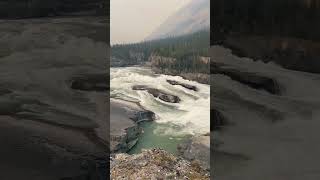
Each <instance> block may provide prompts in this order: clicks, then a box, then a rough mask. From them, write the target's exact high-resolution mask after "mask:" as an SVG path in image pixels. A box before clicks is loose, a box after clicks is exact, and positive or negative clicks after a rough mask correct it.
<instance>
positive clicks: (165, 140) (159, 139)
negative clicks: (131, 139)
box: [128, 122, 189, 154]
mask: <svg viewBox="0 0 320 180" xmlns="http://www.w3.org/2000/svg"><path fill="white" fill-rule="evenodd" d="M141 127H142V128H143V131H144V133H143V134H141V135H140V137H139V141H138V143H137V144H136V145H135V146H134V147H133V148H132V149H131V150H130V151H129V152H128V153H129V154H135V153H140V152H141V150H142V149H150V148H161V149H164V150H166V151H168V152H170V153H173V154H176V153H177V146H178V145H179V144H180V143H182V142H184V141H185V140H186V139H187V138H188V137H189V136H187V135H175V136H172V135H167V134H166V133H165V131H166V130H175V128H177V129H178V127H174V125H169V124H159V123H156V122H145V123H143V124H141ZM177 129H176V130H177Z"/></svg>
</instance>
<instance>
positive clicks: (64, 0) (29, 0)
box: [0, 0, 109, 18]
mask: <svg viewBox="0 0 320 180" xmlns="http://www.w3.org/2000/svg"><path fill="white" fill-rule="evenodd" d="M108 9H109V1H104V0H0V18H30V17H47V16H58V15H65V14H68V13H75V12H84V11H90V12H91V14H96V15H107V12H109V11H108Z"/></svg>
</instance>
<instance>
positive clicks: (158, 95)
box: [132, 85, 181, 103]
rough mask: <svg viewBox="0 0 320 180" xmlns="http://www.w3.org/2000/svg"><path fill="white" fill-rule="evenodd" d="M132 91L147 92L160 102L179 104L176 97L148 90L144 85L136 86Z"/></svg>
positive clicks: (178, 99)
mask: <svg viewBox="0 0 320 180" xmlns="http://www.w3.org/2000/svg"><path fill="white" fill-rule="evenodd" d="M132 89H133V90H137V91H147V92H148V93H149V94H151V95H152V96H154V97H155V98H159V99H161V100H162V101H165V102H169V103H179V102H180V101H181V99H180V98H179V97H178V96H175V95H171V94H168V93H166V92H164V91H161V90H159V89H155V88H150V87H148V86H144V85H136V86H133V87H132Z"/></svg>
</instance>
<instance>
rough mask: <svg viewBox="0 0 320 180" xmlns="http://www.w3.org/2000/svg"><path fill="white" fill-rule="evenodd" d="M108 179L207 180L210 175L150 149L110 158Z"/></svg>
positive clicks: (184, 161) (200, 168)
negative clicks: (159, 179)
mask: <svg viewBox="0 0 320 180" xmlns="http://www.w3.org/2000/svg"><path fill="white" fill-rule="evenodd" d="M110 178H111V179H113V180H117V179H124V178H129V179H141V178H142V179H158V178H161V179H197V180H209V179H210V174H209V172H208V171H206V170H205V169H203V168H202V167H201V166H200V165H199V164H197V163H196V162H189V161H187V160H185V159H183V158H178V157H175V156H174V155H172V154H170V153H168V152H166V151H164V150H161V149H150V150H143V151H142V152H141V153H140V154H133V155H128V154H116V155H115V157H114V158H111V163H110Z"/></svg>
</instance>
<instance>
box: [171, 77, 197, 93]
mask: <svg viewBox="0 0 320 180" xmlns="http://www.w3.org/2000/svg"><path fill="white" fill-rule="evenodd" d="M167 82H168V83H169V84H171V85H179V86H182V87H184V88H186V89H189V90H192V91H198V88H197V87H196V86H193V85H190V84H186V83H181V82H178V81H174V80H169V79H168V80H167Z"/></svg>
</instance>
